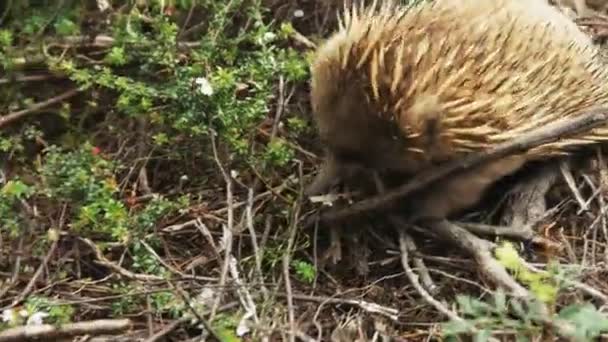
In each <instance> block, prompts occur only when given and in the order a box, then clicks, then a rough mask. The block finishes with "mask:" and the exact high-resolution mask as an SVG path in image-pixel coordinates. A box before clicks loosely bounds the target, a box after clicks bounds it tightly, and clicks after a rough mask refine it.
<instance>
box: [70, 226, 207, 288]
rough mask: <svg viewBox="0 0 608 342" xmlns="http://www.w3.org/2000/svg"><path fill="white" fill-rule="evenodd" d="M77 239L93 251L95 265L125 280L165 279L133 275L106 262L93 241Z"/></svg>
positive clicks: (146, 275) (108, 261) (163, 279)
mask: <svg viewBox="0 0 608 342" xmlns="http://www.w3.org/2000/svg"><path fill="white" fill-rule="evenodd" d="M78 239H79V240H80V241H82V242H84V243H85V244H86V245H88V246H89V247H90V248H91V249H92V250H93V252H94V253H95V257H96V258H97V260H96V261H95V262H96V263H97V264H100V265H102V266H105V267H107V268H109V269H111V270H112V271H114V272H116V273H118V274H120V275H121V276H123V277H125V278H128V279H135V280H139V281H165V278H163V277H161V276H156V275H151V274H138V273H133V272H131V271H129V270H127V269H125V268H123V267H120V266H118V265H117V264H115V263H113V262H111V261H110V260H108V259H107V258H106V257H105V256H104V255H103V253H102V252H101V250H100V249H99V248H98V247H97V246H96V245H95V243H93V241H91V240H89V239H87V238H83V237H79V238H78ZM204 279H206V280H213V278H204Z"/></svg>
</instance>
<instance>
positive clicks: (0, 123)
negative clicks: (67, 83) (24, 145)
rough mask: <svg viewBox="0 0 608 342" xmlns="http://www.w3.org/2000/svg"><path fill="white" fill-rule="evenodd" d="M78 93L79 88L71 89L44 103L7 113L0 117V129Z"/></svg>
mask: <svg viewBox="0 0 608 342" xmlns="http://www.w3.org/2000/svg"><path fill="white" fill-rule="evenodd" d="M79 92H80V89H79V88H73V89H70V90H68V91H66V92H65V93H63V94H61V95H58V96H55V97H53V98H50V99H48V100H46V101H42V102H38V103H35V104H33V105H31V106H30V107H29V108H26V109H23V110H20V111H18V112H12V113H8V114H5V115H1V116H0V129H1V128H4V127H7V126H8V125H10V124H12V123H14V122H16V121H18V120H20V119H22V118H23V117H25V116H27V115H30V114H33V113H36V112H38V111H39V110H41V109H43V108H46V107H49V106H52V105H54V104H56V103H59V102H62V101H65V100H67V99H69V98H70V97H73V96H75V95H76V94H78V93H79Z"/></svg>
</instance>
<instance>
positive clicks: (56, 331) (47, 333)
mask: <svg viewBox="0 0 608 342" xmlns="http://www.w3.org/2000/svg"><path fill="white" fill-rule="evenodd" d="M131 326H132V323H131V321H130V320H128V319H100V320H96V321H86V322H78V323H70V324H64V325H60V326H55V325H51V324H44V325H26V326H22V327H17V328H12V329H7V330H5V331H3V332H0V342H17V341H18V342H24V341H34V340H40V339H42V340H44V341H53V340H59V339H63V338H70V337H74V336H78V335H85V334H86V335H102V334H120V333H124V332H125V331H127V330H129V329H130V328H131Z"/></svg>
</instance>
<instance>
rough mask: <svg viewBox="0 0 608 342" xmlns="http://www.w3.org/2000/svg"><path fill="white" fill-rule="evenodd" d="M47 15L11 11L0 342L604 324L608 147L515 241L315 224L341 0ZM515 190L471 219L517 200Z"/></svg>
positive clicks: (493, 198)
mask: <svg viewBox="0 0 608 342" xmlns="http://www.w3.org/2000/svg"><path fill="white" fill-rule="evenodd" d="M41 3H44V4H35V2H33V1H23V2H20V1H10V0H9V1H3V2H2V4H0V189H1V191H0V309H1V310H2V312H3V313H2V320H0V342H5V341H24V340H27V339H26V337H25V336H26V334H30V336H34V335H36V336H38V337H41V338H42V339H41V340H45V341H46V340H51V337H52V336H55V337H56V336H60V335H61V336H63V337H65V338H67V339H66V340H69V341H98V342H100V341H147V342H152V341H202V340H204V339H205V338H206V340H209V341H212V340H221V341H262V340H265V339H267V340H270V341H283V340H294V339H295V340H301V341H330V340H331V341H380V340H383V341H391V340H392V341H439V340H444V339H446V338H448V337H449V336H455V335H456V334H457V333H461V332H462V333H469V334H472V335H473V336H476V338H477V341H485V340H489V339H490V337H489V336H490V335H492V336H493V338H495V339H497V340H505V341H509V340H515V338H524V337H528V338H530V339H531V340H539V339H540V338H543V339H544V340H557V339H558V337H554V336H561V337H562V338H565V337H567V336H570V337H572V336H577V337H578V340H580V341H586V340H588V339H589V338H590V336H595V337H597V336H599V335H600V333H601V332H605V331H607V330H608V318H607V317H605V315H604V311H605V310H606V304H608V285H607V284H608V282H607V279H608V278H607V276H608V272H607V268H606V265H607V263H608V245H607V241H608V222H607V220H606V211H605V210H606V208H607V207H606V204H605V202H606V201H607V198H606V196H608V191H607V190H606V189H607V188H606V186H607V185H608V167H607V166H606V165H605V164H604V159H605V158H604V157H602V156H603V155H602V153H601V151H598V152H597V154H595V152H594V156H593V157H592V158H590V160H589V161H587V162H586V163H585V167H581V168H572V169H571V170H570V169H568V168H567V167H565V166H564V165H562V167H561V168H558V172H557V174H556V176H555V175H554V176H546V177H545V178H543V180H544V181H547V180H548V179H549V178H550V180H551V181H550V182H549V181H547V182H546V183H543V184H544V185H543V184H540V185H539V184H538V183H535V184H534V185H535V186H537V187H538V186H541V187H542V186H546V187H548V188H549V190H548V191H547V196H546V202H544V201H543V204H542V205H541V209H542V210H541V211H542V212H541V215H540V216H539V217H540V218H539V219H538V220H536V221H535V222H534V224H533V231H534V234H533V235H534V236H525V238H524V239H521V234H519V236H518V237H520V239H511V241H513V242H515V243H513V244H510V245H509V244H502V241H503V240H507V237H503V238H494V237H491V238H488V239H487V240H486V239H483V240H482V239H479V238H476V237H475V236H474V235H473V234H471V233H469V232H470V231H475V229H474V228H470V227H469V229H468V230H466V231H465V230H457V229H458V227H456V228H454V227H455V226H441V227H439V228H437V229H444V232H448V233H449V232H451V233H453V234H455V235H458V234H460V235H459V236H460V238H459V237H455V238H454V239H456V240H458V239H460V240H458V241H459V242H460V243H461V245H460V246H458V243H456V245H455V244H454V241H452V243H450V242H449V241H444V240H442V239H437V238H435V237H433V236H431V235H429V234H428V232H429V230H430V229H429V228H427V229H426V230H425V229H421V228H417V227H409V228H410V229H405V228H407V227H405V225H404V226H402V227H398V226H399V223H400V222H401V221H399V220H398V219H395V220H386V218H387V217H386V216H387V215H373V214H369V215H366V216H364V217H363V218H356V219H352V220H349V221H344V222H333V223H328V222H319V221H315V220H314V218H315V217H316V214H317V213H318V212H319V211H320V210H323V211H326V210H328V209H331V208H328V206H326V205H324V203H323V202H324V201H325V202H326V201H328V200H330V199H331V198H325V199H323V200H322V201H320V202H315V201H310V200H309V199H307V198H305V197H304V196H303V194H302V189H303V188H304V186H305V185H306V184H308V183H309V182H310V181H311V179H312V177H313V175H314V173H315V171H316V170H317V168H318V166H319V165H320V163H321V160H322V159H321V158H322V146H321V145H320V143H319V142H318V140H317V135H316V132H315V128H314V125H313V124H312V122H311V109H310V103H309V78H310V75H309V70H308V62H309V60H310V57H311V55H312V52H313V51H314V47H315V46H316V45H317V44H318V43H319V42H321V40H322V39H323V38H324V37H327V36H328V34H330V33H331V32H332V31H334V30H335V28H336V26H337V22H336V10H338V9H340V8H341V7H342V2H341V1H328V0H289V1H283V0H266V1H258V0H230V1H228V0H227V1H215V0H199V1H188V0H181V1H180V0H175V1H169V0H167V1H112V2H111V4H112V5H111V7H110V6H109V4H110V2H108V1H104V0H97V1H58V2H53V1H48V3H47V2H45V1H42V2H41ZM547 177H548V178H547ZM551 177H553V178H551ZM512 182H513V180H508V181H507V182H505V184H501V185H499V186H498V187H497V188H496V189H495V191H494V192H493V193H492V194H491V195H490V197H489V198H490V199H488V200H487V201H484V202H483V205H482V206H480V207H479V208H476V209H475V210H474V211H473V212H471V213H469V214H468V215H466V216H464V217H461V218H459V220H458V221H471V222H477V223H484V224H495V223H496V222H502V221H500V218H499V217H500V216H501V215H502V217H503V218H504V216H505V215H506V214H505V209H504V206H505V203H507V204H508V203H511V208H515V207H517V206H518V205H519V207H520V209H521V207H522V202H523V201H524V200H523V199H522V198H521V196H520V197H519V198H518V197H517V196H518V194H519V193H513V192H508V191H506V190H505V187H506V186H507V185H508V184H511V183H512ZM549 183H550V184H549ZM517 189H519V190H521V189H522V188H517ZM528 195H529V193H528ZM543 199H544V197H543ZM338 202H340V201H338ZM338 202H337V203H336V204H334V206H340V205H343V203H338ZM342 202H344V201H342ZM513 203H515V204H513ZM524 207H527V206H525V205H524ZM507 211H508V210H507ZM526 213H528V212H526ZM516 214H518V213H516ZM519 214H521V213H519ZM389 218H390V217H389ZM510 221H511V223H513V222H514V221H516V220H515V219H513V218H511V219H510ZM395 228H399V229H400V230H401V231H402V233H401V234H398V233H397V230H399V229H395ZM477 228H478V230H477V232H479V231H480V230H483V227H479V226H478V227H477ZM486 228H487V227H486ZM454 229H456V230H454ZM531 229H532V228H531ZM404 232H405V233H404ZM435 233H437V231H435ZM467 234H468V235H467ZM486 235H487V234H486ZM497 235H500V234H497ZM513 235H514V236H517V234H513ZM462 236H465V238H462ZM480 236H481V235H480ZM521 240H524V241H521ZM458 241H457V242H458ZM495 247H496V249H495ZM467 248H468V249H467ZM485 248H487V251H488V253H487V254H484V252H485V251H486V250H485ZM494 251H496V253H494ZM490 252H492V253H490ZM480 266H481V267H480ZM501 270H502V271H501ZM503 271H504V274H502V273H501V272H503ZM509 274H511V275H509ZM493 276H495V277H496V278H497V279H498V280H499V282H500V280H501V279H502V280H503V281H504V282H503V284H504V283H506V284H511V285H512V286H511V287H512V288H516V289H519V290H521V291H524V292H525V293H526V294H528V295H529V297H526V298H514V297H512V296H509V295H507V294H506V293H505V292H504V291H502V290H497V286H496V284H495V283H496V279H492V278H493ZM505 279H506V280H505ZM511 281H512V282H514V283H515V284H516V285H513V284H514V283H511ZM518 286H519V287H518ZM543 317H545V318H543ZM40 323H49V324H52V325H48V326H40V325H39V324H40ZM75 323H80V325H74V324H75ZM41 327H44V328H45V329H46V330H43V329H41ZM58 327H61V328H58ZM568 328H572V329H571V330H568ZM83 336H84V337H83Z"/></svg>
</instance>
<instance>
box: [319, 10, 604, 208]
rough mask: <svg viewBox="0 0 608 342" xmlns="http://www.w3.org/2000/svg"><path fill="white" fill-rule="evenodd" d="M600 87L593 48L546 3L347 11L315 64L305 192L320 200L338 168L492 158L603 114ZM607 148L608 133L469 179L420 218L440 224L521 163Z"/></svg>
mask: <svg viewBox="0 0 608 342" xmlns="http://www.w3.org/2000/svg"><path fill="white" fill-rule="evenodd" d="M607 82H608V71H607V70H606V68H605V67H604V65H603V63H602V62H601V60H600V59H599V51H598V50H597V48H596V47H595V46H593V45H592V42H591V39H590V38H589V37H588V36H586V35H585V34H584V33H583V32H581V31H580V30H579V29H578V27H577V26H576V25H575V24H574V23H573V22H571V21H570V20H569V19H568V18H567V17H565V16H564V15H563V14H561V13H560V12H559V11H558V10H556V9H555V8H553V7H551V6H550V5H549V4H548V3H547V1H546V0H486V1H476V0H435V1H432V2H427V1H425V2H422V3H419V4H417V5H414V6H411V7H402V6H398V5H396V4H394V3H392V2H390V1H387V2H384V4H383V5H381V6H377V5H376V3H375V2H374V4H373V5H372V6H370V7H367V8H363V7H353V8H352V9H351V10H346V11H345V12H344V15H343V17H342V20H341V24H340V29H339V30H338V32H336V33H335V34H334V35H333V36H331V37H330V38H329V39H328V40H327V41H326V42H325V43H324V44H323V45H322V46H321V47H320V48H319V49H318V51H317V55H316V58H315V60H314V62H313V65H312V93H311V102H312V107H313V113H314V114H313V116H314V119H315V122H316V125H317V128H318V132H319V135H320V138H321V140H322V141H323V142H324V144H325V146H326V148H327V153H328V156H327V162H326V165H327V166H326V167H325V170H324V171H323V172H321V173H320V176H318V177H317V179H316V181H315V182H314V183H313V185H311V187H310V188H309V193H311V194H312V193H318V192H320V191H323V190H325V189H326V187H327V185H328V181H329V180H330V178H331V177H330V176H336V175H338V174H339V173H340V172H341V171H340V170H341V168H340V167H341V166H343V165H348V164H351V165H355V166H361V167H363V168H365V169H370V170H377V171H396V172H402V173H407V174H415V173H417V172H419V171H421V170H423V169H424V168H426V167H428V166H431V165H433V164H436V163H440V162H445V161H448V160H451V159H454V158H460V157H462V156H463V155H465V154H468V153H471V152H478V151H481V150H485V149H489V148H491V147H493V146H494V145H496V144H499V143H502V142H505V141H508V140H510V139H511V138H513V137H514V136H517V135H519V134H522V133H524V132H527V131H529V130H532V129H535V128H538V127H541V126H543V125H546V124H548V123H550V122H553V121H555V120H557V119H559V118H562V117H566V116H575V115H580V114H582V113H584V112H586V111H588V110H590V109H591V108H594V107H596V106H603V105H606V104H608V91H607V90H608V89H607V88H608V83H607ZM604 140H608V128H607V127H601V128H597V129H594V130H592V131H589V132H585V133H584V134H579V135H577V136H573V137H569V138H565V139H562V140H560V141H558V142H555V143H550V144H545V145H543V146H541V147H538V148H535V149H533V150H531V151H529V152H528V153H526V154H525V155H522V156H514V157H511V158H507V159H505V160H502V161H499V162H496V163H494V164H491V165H488V166H486V167H483V168H479V169H476V170H473V171H471V172H469V173H468V174H467V175H464V176H462V177H459V178H458V179H457V180H453V181H446V182H444V183H442V184H441V185H439V187H440V188H441V187H443V188H444V189H443V191H441V194H439V195H429V196H430V197H428V198H427V199H421V201H420V203H419V205H418V207H417V209H418V211H419V212H418V215H421V216H423V217H424V216H433V217H434V216H445V215H448V214H450V213H451V212H453V211H455V210H459V209H462V208H465V207H467V206H469V205H471V204H473V203H475V202H476V201H477V199H478V198H479V196H481V194H482V193H483V191H484V190H485V189H486V188H487V187H488V186H489V185H490V184H492V183H493V182H495V181H496V180H497V179H499V178H501V177H503V176H505V175H508V174H510V173H512V172H514V171H516V170H517V169H519V168H520V167H521V166H522V165H523V164H524V163H526V162H527V161H530V160H534V159H544V158H551V157H555V156H558V155H564V154H567V153H569V152H570V151H573V150H575V149H576V148H577V147H581V146H586V145H589V144H594V143H598V142H601V141H604ZM327 170H330V171H327ZM448 197H449V198H448ZM442 201H443V202H442Z"/></svg>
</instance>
